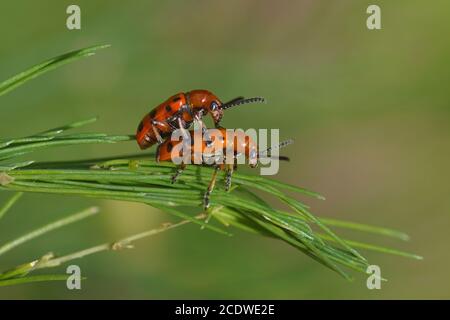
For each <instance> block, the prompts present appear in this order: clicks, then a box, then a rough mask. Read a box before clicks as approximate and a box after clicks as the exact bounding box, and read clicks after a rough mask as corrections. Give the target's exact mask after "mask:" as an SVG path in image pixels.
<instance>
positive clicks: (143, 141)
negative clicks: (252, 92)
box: [136, 90, 265, 149]
mask: <svg viewBox="0 0 450 320" xmlns="http://www.w3.org/2000/svg"><path fill="white" fill-rule="evenodd" d="M264 101H265V100H264V98H261V97H255V98H249V99H244V97H238V98H235V99H233V100H231V101H229V102H226V103H222V102H221V101H220V100H219V98H218V97H217V96H216V95H214V94H213V93H212V92H210V91H208V90H192V91H189V92H186V93H178V94H176V95H173V96H171V97H170V98H169V99H167V100H166V101H164V102H163V103H161V104H160V105H158V106H157V107H156V108H154V109H153V110H152V111H150V113H148V114H146V115H145V116H144V118H143V119H142V121H141V122H140V123H139V126H138V128H137V132H136V141H137V143H138V144H139V147H140V148H141V149H146V148H148V147H151V146H152V145H154V144H155V143H158V144H161V143H162V142H163V141H164V139H165V138H167V137H168V136H170V135H171V133H172V132H173V131H174V130H176V129H182V130H184V129H187V128H189V127H190V126H191V124H192V122H193V121H194V120H195V121H198V122H199V124H200V125H201V128H202V131H203V132H205V131H206V127H205V125H204V123H203V121H202V117H203V116H204V115H206V114H208V113H210V114H211V117H212V119H213V121H214V125H215V126H216V127H219V124H220V121H221V120H222V116H223V111H224V110H225V109H228V108H231V107H233V106H237V105H242V104H246V103H254V102H264Z"/></svg>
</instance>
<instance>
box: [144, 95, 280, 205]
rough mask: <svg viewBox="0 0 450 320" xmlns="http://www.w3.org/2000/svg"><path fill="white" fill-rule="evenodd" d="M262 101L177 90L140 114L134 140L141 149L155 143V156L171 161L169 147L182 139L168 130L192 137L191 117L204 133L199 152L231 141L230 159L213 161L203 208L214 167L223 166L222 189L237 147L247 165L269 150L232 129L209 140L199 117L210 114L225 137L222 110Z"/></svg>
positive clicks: (233, 165)
mask: <svg viewBox="0 0 450 320" xmlns="http://www.w3.org/2000/svg"><path fill="white" fill-rule="evenodd" d="M264 101H265V100H264V98H262V97H254V98H248V99H245V98H244V97H238V98H235V99H233V100H231V101H228V102H226V103H222V102H221V101H220V100H219V98H218V97H217V96H216V95H214V94H213V93H212V92H210V91H207V90H193V91H189V92H187V93H178V94H176V95H173V96H171V97H170V98H169V99H167V100H166V101H164V102H163V103H161V104H160V105H158V106H157V107H156V108H154V109H153V110H152V111H151V112H150V113H148V114H146V115H145V116H144V118H143V119H142V121H141V122H140V123H139V126H138V129H137V132H136V141H137V143H138V145H139V147H140V148H141V149H146V148H149V147H151V146H153V145H154V144H156V143H158V149H157V152H156V160H157V161H173V160H172V156H171V151H172V149H173V148H174V147H175V146H177V145H178V144H179V143H182V141H172V140H171V135H172V133H173V132H174V131H175V130H178V129H180V130H181V131H182V132H183V137H184V138H185V139H188V138H190V140H191V141H193V139H194V131H193V130H191V131H189V132H188V131H187V129H188V128H189V127H190V126H191V125H192V123H193V122H194V121H197V122H198V124H199V125H200V127H201V130H202V133H203V134H204V135H205V137H206V139H205V140H206V141H202V143H201V144H200V146H201V150H200V152H202V153H203V152H207V150H208V149H210V148H211V147H212V148H213V149H215V150H225V149H226V147H228V146H230V145H231V147H232V148H233V149H234V151H235V152H234V153H233V159H228V160H227V161H225V162H222V163H227V164H213V166H214V169H215V170H214V173H213V176H212V179H211V181H210V183H209V186H208V189H207V191H206V192H205V194H204V198H203V204H204V208H205V209H206V208H208V207H209V196H210V194H211V192H212V190H213V188H214V185H215V181H216V176H217V172H218V170H220V169H221V170H226V180H225V181H226V189H227V190H228V189H229V188H230V186H231V175H232V173H233V170H235V169H236V161H235V160H236V156H237V150H245V152H244V155H245V157H246V159H247V160H249V162H250V164H251V166H255V165H256V163H257V160H258V159H259V157H262V156H267V154H268V152H269V151H268V150H266V151H264V152H259V151H258V149H257V146H256V144H255V143H254V142H253V141H252V140H251V138H250V137H249V136H245V134H244V133H243V132H241V133H239V132H236V135H235V136H234V137H233V139H232V141H227V139H226V138H223V139H219V140H218V139H216V140H214V141H211V140H210V139H209V137H207V128H206V126H205V124H204V123H203V121H202V118H203V116H205V115H207V114H210V115H211V117H212V119H213V121H214V125H215V127H216V128H218V130H219V132H221V133H222V137H226V133H225V131H226V129H224V128H221V127H220V121H221V120H222V116H223V112H224V110H226V109H229V108H231V107H234V106H238V105H243V104H248V103H256V102H264ZM239 135H240V136H239ZM242 135H243V136H242ZM286 144H288V143H283V145H286ZM280 146H281V145H280ZM188 151H189V152H190V153H191V157H193V156H194V151H195V150H194V147H193V145H192V146H191V147H190V148H189V150H188ZM269 156H270V155H269ZM202 159H203V158H202ZM280 159H282V160H286V159H287V158H283V157H280ZM230 160H232V161H230ZM229 163H231V164H229ZM203 164H208V165H209V163H206V162H204V161H203ZM185 167H186V164H185V163H181V165H179V166H178V168H177V171H176V173H175V175H174V176H173V177H172V183H174V182H175V181H176V179H177V178H178V176H179V175H180V174H181V173H182V171H183V170H184V168H185Z"/></svg>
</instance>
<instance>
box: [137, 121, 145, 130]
mask: <svg viewBox="0 0 450 320" xmlns="http://www.w3.org/2000/svg"><path fill="white" fill-rule="evenodd" d="M142 129H144V124H143V123H142V121H141V122H139V126H138V132H141V131H142Z"/></svg>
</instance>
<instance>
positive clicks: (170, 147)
mask: <svg viewBox="0 0 450 320" xmlns="http://www.w3.org/2000/svg"><path fill="white" fill-rule="evenodd" d="M172 148H173V144H172V142H169V143H167V152H172Z"/></svg>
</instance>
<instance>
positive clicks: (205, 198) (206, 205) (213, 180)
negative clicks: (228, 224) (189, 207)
mask: <svg viewBox="0 0 450 320" xmlns="http://www.w3.org/2000/svg"><path fill="white" fill-rule="evenodd" d="M217 171H219V166H216V167H214V172H213V175H212V177H211V181H210V182H209V185H208V189H206V192H205V195H204V196H203V208H204V209H205V210H206V209H208V208H209V196H210V195H211V193H212V191H213V190H214V186H215V185H216V178H217Z"/></svg>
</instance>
